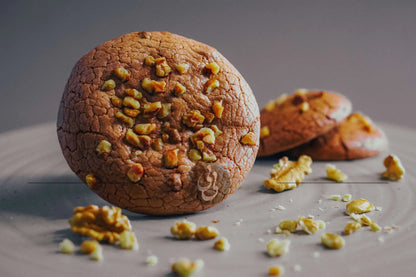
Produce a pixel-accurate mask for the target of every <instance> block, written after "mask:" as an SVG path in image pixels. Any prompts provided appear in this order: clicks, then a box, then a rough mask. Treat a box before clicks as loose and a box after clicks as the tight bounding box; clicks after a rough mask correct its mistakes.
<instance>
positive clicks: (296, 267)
mask: <svg viewBox="0 0 416 277" xmlns="http://www.w3.org/2000/svg"><path fill="white" fill-rule="evenodd" d="M293 270H294V271H296V272H299V271H302V266H301V265H300V264H295V265H294V266H293Z"/></svg>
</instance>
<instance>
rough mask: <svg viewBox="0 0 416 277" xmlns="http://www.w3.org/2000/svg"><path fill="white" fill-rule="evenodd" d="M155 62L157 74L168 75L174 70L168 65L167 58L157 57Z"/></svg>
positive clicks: (160, 75)
mask: <svg viewBox="0 0 416 277" xmlns="http://www.w3.org/2000/svg"><path fill="white" fill-rule="evenodd" d="M155 64H156V75H157V76H159V77H166V76H168V75H169V73H170V72H171V71H172V69H171V68H170V66H169V65H168V63H167V61H166V58H164V57H161V58H158V59H155Z"/></svg>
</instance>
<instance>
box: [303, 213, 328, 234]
mask: <svg viewBox="0 0 416 277" xmlns="http://www.w3.org/2000/svg"><path fill="white" fill-rule="evenodd" d="M322 223H323V221H322ZM322 223H321V224H320V222H319V221H315V220H312V219H310V218H305V217H303V216H300V217H299V220H298V224H299V226H300V227H301V228H302V230H303V231H305V232H306V233H308V234H309V235H311V234H313V233H315V232H316V231H318V230H319V229H322V228H325V225H324V224H325V223H323V224H322ZM321 227H322V228H321Z"/></svg>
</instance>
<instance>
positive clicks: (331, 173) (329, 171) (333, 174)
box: [326, 164, 348, 183]
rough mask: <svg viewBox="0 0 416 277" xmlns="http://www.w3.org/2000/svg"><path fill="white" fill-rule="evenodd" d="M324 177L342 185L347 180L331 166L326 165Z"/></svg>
mask: <svg viewBox="0 0 416 277" xmlns="http://www.w3.org/2000/svg"><path fill="white" fill-rule="evenodd" d="M326 176H327V178H328V179H329V180H334V181H335V182H337V183H342V182H344V181H345V180H347V178H348V176H347V175H345V174H344V173H342V172H341V170H339V169H337V168H336V167H335V165H333V164H327V165H326Z"/></svg>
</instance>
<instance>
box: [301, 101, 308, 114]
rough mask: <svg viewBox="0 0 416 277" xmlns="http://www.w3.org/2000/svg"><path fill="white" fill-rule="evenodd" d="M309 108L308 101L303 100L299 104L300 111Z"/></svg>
mask: <svg viewBox="0 0 416 277" xmlns="http://www.w3.org/2000/svg"><path fill="white" fill-rule="evenodd" d="M308 110H309V103H308V102H303V103H302V104H301V105H300V111H301V112H306V111H308Z"/></svg>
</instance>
